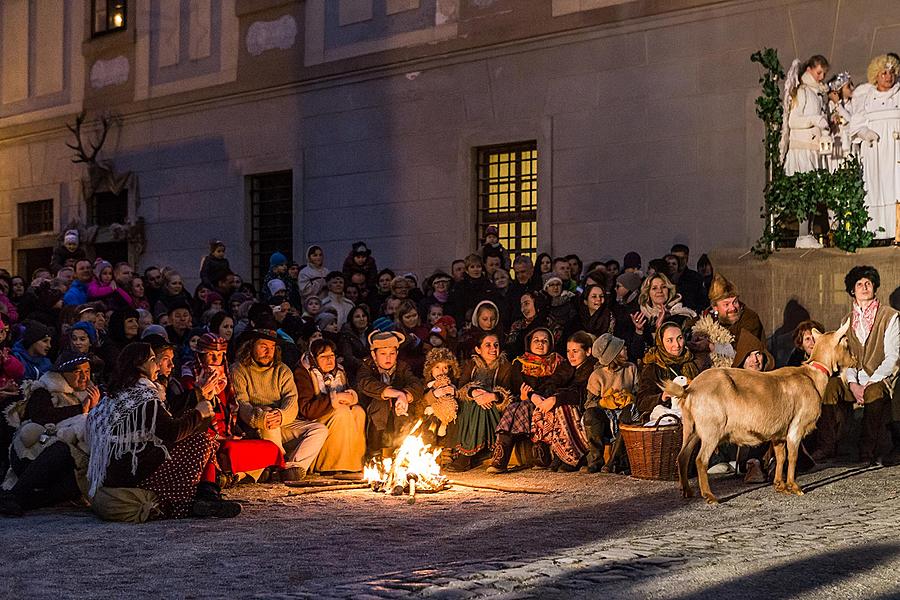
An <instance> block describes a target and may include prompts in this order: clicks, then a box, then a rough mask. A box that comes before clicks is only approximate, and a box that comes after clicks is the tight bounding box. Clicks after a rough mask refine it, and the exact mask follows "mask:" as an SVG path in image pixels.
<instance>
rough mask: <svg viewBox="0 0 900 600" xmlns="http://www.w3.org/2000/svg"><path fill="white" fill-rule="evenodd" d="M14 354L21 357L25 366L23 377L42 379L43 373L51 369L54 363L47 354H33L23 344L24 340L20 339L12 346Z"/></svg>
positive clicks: (20, 360)
mask: <svg viewBox="0 0 900 600" xmlns="http://www.w3.org/2000/svg"><path fill="white" fill-rule="evenodd" d="M12 353H13V355H14V356H15V357H16V358H17V359H19V362H21V363H22V366H23V367H25V373H24V374H23V375H22V378H23V379H40V378H41V375H43V374H44V373H46V372H47V371H49V370H50V367H52V366H53V363H51V362H50V359H49V358H47V357H46V356H31V355H30V354H28V350H27V349H26V348H24V347H23V346H22V340H19V341H18V342H16V343H15V344H13V347H12Z"/></svg>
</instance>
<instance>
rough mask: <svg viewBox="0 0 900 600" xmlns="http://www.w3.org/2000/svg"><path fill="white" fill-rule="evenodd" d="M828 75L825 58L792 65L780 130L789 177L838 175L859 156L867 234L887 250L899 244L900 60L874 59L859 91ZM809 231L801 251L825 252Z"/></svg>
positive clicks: (845, 76) (846, 77)
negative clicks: (823, 173) (836, 172)
mask: <svg viewBox="0 0 900 600" xmlns="http://www.w3.org/2000/svg"><path fill="white" fill-rule="evenodd" d="M829 69H830V65H829V63H828V59H827V58H825V57H824V56H822V55H819V54H817V55H814V56H812V57H810V58H809V59H808V60H807V61H806V62H804V63H801V62H800V61H799V60H795V61H794V62H793V64H792V66H791V69H790V70H789V71H788V74H787V77H786V83H785V89H784V109H785V110H784V122H783V125H782V131H781V134H782V137H781V158H782V160H784V170H785V173H786V174H787V175H793V174H795V173H804V172H808V171H813V170H816V169H822V168H827V169H830V170H832V171H833V170H834V169H836V168H837V167H839V166H840V165H841V164H843V163H844V161H845V160H847V158H848V157H850V156H851V155H853V156H857V157H859V159H860V161H861V163H862V166H863V179H864V184H865V190H866V201H865V204H866V209H867V210H868V213H869V216H870V217H871V221H870V223H869V225H868V227H869V229H870V231H872V233H873V234H874V236H875V242H874V245H884V244H888V243H890V242H893V241H894V239H895V234H896V223H897V214H898V213H897V208H896V207H897V198H900V189H898V185H900V164H898V161H897V144H898V143H900V141H898V140H900V82H898V78H900V56H898V55H897V54H895V53H889V54H882V55H879V56H876V57H875V58H873V59H872V61H871V62H870V63H869V66H868V69H867V70H866V82H865V83H863V84H861V85H859V86H854V83H853V79H852V77H851V76H850V73H849V72H847V71H841V72H839V73H837V74H835V75H832V76H831V77H828V73H829ZM812 225H813V224H812V221H810V222H808V223H807V225H806V228H805V231H804V230H803V228H801V231H800V234H801V239H800V240H798V246H804V247H814V246H820V244H819V243H818V242H817V240H816V239H815V238H814V237H813V236H812V235H810V234H812V233H813V229H812ZM822 233H824V231H823V232H822Z"/></svg>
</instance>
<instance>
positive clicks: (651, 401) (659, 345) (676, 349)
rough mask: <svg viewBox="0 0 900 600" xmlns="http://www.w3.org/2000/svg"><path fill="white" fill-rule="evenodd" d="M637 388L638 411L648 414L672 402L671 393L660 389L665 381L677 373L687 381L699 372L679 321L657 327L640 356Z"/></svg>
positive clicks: (668, 322) (642, 414)
mask: <svg viewBox="0 0 900 600" xmlns="http://www.w3.org/2000/svg"><path fill="white" fill-rule="evenodd" d="M643 363H644V368H643V369H641V375H640V379H639V380H638V389H637V411H638V414H639V415H641V416H642V417H643V416H646V415H648V414H649V413H650V412H651V411H652V410H653V409H654V408H655V407H656V406H658V405H660V404H664V405H666V406H671V396H669V395H668V394H666V393H665V392H663V391H662V390H661V389H660V387H659V386H660V385H662V383H663V382H664V381H667V380H671V379H674V378H676V377H678V376H680V375H682V376H684V377H687V379H688V381H689V382H690V381H691V380H692V379H694V377H696V376H697V374H698V373H699V372H700V367H699V365H698V361H697V360H696V359H695V358H694V355H693V354H692V353H691V351H690V350H688V349H687V348H686V347H685V345H684V334H683V333H682V331H681V325H679V324H678V323H675V322H674V321H666V322H665V323H663V324H662V325H660V327H659V329H657V330H656V340H655V343H654V346H653V347H652V348H650V349H649V350H647V353H646V354H645V355H644V359H643Z"/></svg>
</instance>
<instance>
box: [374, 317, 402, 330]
mask: <svg viewBox="0 0 900 600" xmlns="http://www.w3.org/2000/svg"><path fill="white" fill-rule="evenodd" d="M372 329H374V330H375V331H382V332H385V331H394V330H396V329H397V324H396V323H395V322H394V320H393V319H391V318H390V317H378V318H377V319H375V322H373V323H372Z"/></svg>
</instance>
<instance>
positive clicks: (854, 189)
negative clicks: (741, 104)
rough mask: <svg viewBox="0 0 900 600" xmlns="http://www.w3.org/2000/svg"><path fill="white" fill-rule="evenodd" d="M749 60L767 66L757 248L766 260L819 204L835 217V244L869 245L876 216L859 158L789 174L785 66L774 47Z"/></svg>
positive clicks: (760, 105) (759, 109) (760, 107)
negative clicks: (784, 148) (784, 139)
mask: <svg viewBox="0 0 900 600" xmlns="http://www.w3.org/2000/svg"><path fill="white" fill-rule="evenodd" d="M750 61H751V62H755V63H759V64H760V65H761V66H762V67H763V68H764V69H765V71H764V73H763V74H762V75H761V76H760V78H759V83H760V85H761V86H762V94H761V95H760V96H759V97H758V98H757V99H756V116H758V117H759V118H760V119H761V120H762V122H763V125H764V126H765V133H766V135H765V140H764V144H765V151H766V187H765V189H764V191H763V196H764V202H763V206H762V209H761V210H760V216H761V217H762V218H763V222H764V225H763V233H762V236H760V238H759V240H757V242H756V245H755V246H754V247H753V252H754V253H755V254H757V255H758V256H760V257H761V258H767V257H768V256H769V255H770V254H771V253H772V252H773V250H774V249H775V247H776V246H775V243H776V241H778V240H779V239H783V238H784V237H786V236H787V235H788V233H787V227H786V224H787V223H788V222H790V221H791V220H797V221H801V222H802V221H803V220H805V219H806V218H807V216H808V215H809V214H811V213H814V212H816V210H817V206H818V205H819V204H820V203H821V204H824V205H825V207H826V208H827V209H828V210H829V211H830V212H831V213H832V214H833V217H834V220H833V223H832V232H831V237H830V240H829V241H830V242H831V244H832V245H834V246H837V247H838V248H840V249H841V250H845V251H847V252H856V250H858V249H859V248H865V247H866V246H868V245H869V244H870V243H871V241H872V239H873V238H874V237H875V236H874V234H873V233H872V232H870V231H869V230H868V229H867V228H866V226H867V224H868V223H869V221H871V220H872V218H871V217H870V216H869V212H868V211H867V210H866V206H865V198H866V191H865V187H864V186H863V177H862V164H861V163H860V162H859V158H858V157H856V156H851V157H849V158H848V159H847V160H846V161H844V163H843V165H841V166H840V167H839V168H838V169H836V170H835V171H834V172H833V173H832V172H830V171H829V170H828V169H817V170H815V171H808V172H806V173H795V174H794V175H790V176H788V175H785V173H784V162H783V161H782V160H781V153H780V151H779V148H778V146H779V144H780V142H781V123H782V119H783V116H784V108H783V106H782V102H781V89H780V87H779V85H778V84H779V82H781V81H783V80H784V69H783V68H782V67H781V62H780V61H779V60H778V51H777V50H774V49H772V48H764V49H762V50H760V51H758V52H754V53H753V55H751V57H750Z"/></svg>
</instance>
